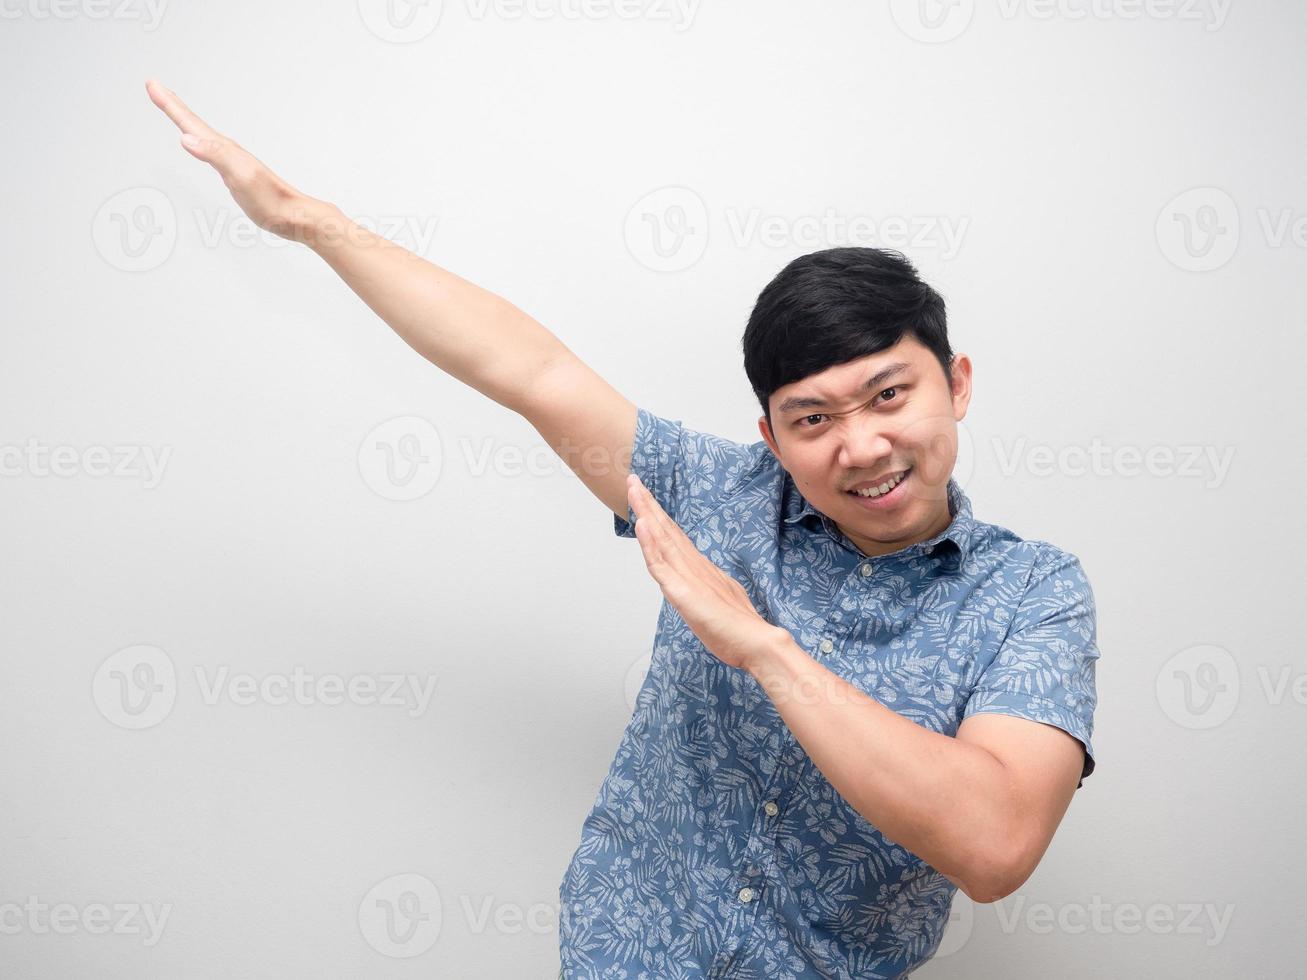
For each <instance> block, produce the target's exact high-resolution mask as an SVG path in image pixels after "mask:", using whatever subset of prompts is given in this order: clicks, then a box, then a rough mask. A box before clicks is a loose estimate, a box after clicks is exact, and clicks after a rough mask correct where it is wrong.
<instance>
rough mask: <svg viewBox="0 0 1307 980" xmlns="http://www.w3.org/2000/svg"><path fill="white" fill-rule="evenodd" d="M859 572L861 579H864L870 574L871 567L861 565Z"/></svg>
mask: <svg viewBox="0 0 1307 980" xmlns="http://www.w3.org/2000/svg"><path fill="white" fill-rule="evenodd" d="M859 571H861V572H862V577H863V578H866V577H867V576H868V575H870V574H871V566H870V565H863V566H862V568H861V569H859Z"/></svg>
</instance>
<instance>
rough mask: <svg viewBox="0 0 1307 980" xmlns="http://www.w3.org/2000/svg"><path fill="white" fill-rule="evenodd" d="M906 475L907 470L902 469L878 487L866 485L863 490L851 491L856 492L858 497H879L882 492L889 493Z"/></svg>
mask: <svg viewBox="0 0 1307 980" xmlns="http://www.w3.org/2000/svg"><path fill="white" fill-rule="evenodd" d="M907 475H908V471H907V470H904V471H903V472H902V473H900V474H899V475H898V476H895V477H891V478H890V479H888V480H886V481H885V482H884V483H882V484H881V485H880V486H878V487H867V488H866V489H864V490H854V491H852V492H853V493H856V494H857V495H858V496H859V497H879V496H880V495H881V494H883V493H889V492H890V491H891V490H893V489H894V488H895V487H896V486H898V485H899V484H900V483H902V482H903V478H904V477H905V476H907Z"/></svg>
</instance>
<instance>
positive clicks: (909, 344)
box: [771, 335, 934, 414]
mask: <svg viewBox="0 0 1307 980" xmlns="http://www.w3.org/2000/svg"><path fill="white" fill-rule="evenodd" d="M933 357H934V355H933V354H931V352H930V349H929V348H927V347H926V346H925V345H924V344H922V343H921V342H920V341H918V340H917V339H916V338H915V337H912V336H910V335H905V336H904V337H903V338H902V339H901V340H900V341H899V342H898V343H897V344H895V345H894V346H893V347H887V348H886V349H885V350H883V351H877V352H876V353H875V354H868V355H867V356H866V357H859V358H856V359H855V360H852V361H845V362H844V363H843V364H835V365H833V366H831V367H829V368H827V369H826V370H824V371H820V372H818V373H816V374H810V375H808V376H807V377H806V378H800V379H799V380H798V381H792V382H790V383H789V384H787V385H783V386H781V387H780V388H777V389H776V390H775V391H774V392H772V396H771V402H772V405H773V411H775V412H776V413H777V414H785V413H787V412H795V411H800V410H802V409H805V408H828V407H830V406H831V405H833V404H836V403H838V402H841V401H844V400H846V399H851V398H861V397H866V396H867V395H868V394H874V392H873V391H871V389H874V388H879V387H887V386H889V385H890V384H892V383H893V381H894V380H895V379H897V378H901V377H902V376H904V375H906V374H907V373H908V372H909V371H918V370H920V369H922V368H925V367H927V366H928V364H929V362H930V360H931V359H932V358H933Z"/></svg>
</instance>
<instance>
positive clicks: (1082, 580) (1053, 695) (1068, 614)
mask: <svg viewBox="0 0 1307 980" xmlns="http://www.w3.org/2000/svg"><path fill="white" fill-rule="evenodd" d="M1040 547H1041V551H1040V554H1039V556H1038V558H1037V559H1036V561H1035V565H1034V567H1033V569H1032V570H1031V574H1030V580H1029V582H1028V583H1027V585H1026V589H1025V593H1024V595H1023V596H1022V599H1021V602H1020V604H1019V605H1018V607H1017V609H1016V612H1015V613H1014V614H1013V618H1012V622H1011V625H1010V628H1009V630H1008V633H1007V637H1006V639H1005V640H1004V641H1003V645H1002V646H1001V647H1000V648H999V651H998V653H997V654H996V655H995V657H994V659H993V661H992V662H991V663H990V664H989V665H988V666H987V667H986V668H985V669H984V670H983V671H982V672H981V674H980V677H979V679H978V680H977V682H976V686H975V688H974V689H973V690H972V692H971V696H970V699H969V700H968V701H967V703H966V706H965V708H964V709H963V712H962V717H963V718H966V717H968V716H970V715H974V714H978V713H980V712H986V711H988V712H997V713H999V714H1005V715H1014V716H1016V717H1018V718H1029V719H1030V720H1031V721H1038V722H1043V723H1044V724H1047V725H1054V726H1056V727H1057V728H1060V729H1062V730H1063V731H1064V732H1067V733H1068V734H1070V735H1073V736H1074V737H1075V738H1077V739H1079V741H1080V742H1081V743H1082V744H1083V746H1084V753H1085V761H1084V767H1083V769H1082V771H1081V773H1080V781H1079V782H1078V783H1077V784H1076V789H1079V788H1080V787H1081V786H1083V785H1084V780H1085V778H1086V777H1087V776H1088V775H1089V774H1090V773H1092V772H1093V771H1094V749H1093V745H1092V744H1091V741H1090V738H1091V736H1092V735H1093V731H1094V708H1095V707H1096V706H1097V702H1098V694H1097V688H1096V672H1097V662H1098V646H1097V625H1096V609H1095V605H1094V593H1093V590H1092V588H1090V585H1089V580H1088V578H1087V577H1086V576H1085V572H1084V569H1083V568H1082V567H1081V565H1080V559H1078V558H1077V557H1076V556H1075V555H1072V554H1069V553H1067V552H1065V551H1062V550H1061V549H1059V548H1056V547H1054V546H1052V545H1049V544H1047V543H1041V546H1040Z"/></svg>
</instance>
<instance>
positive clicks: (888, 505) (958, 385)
mask: <svg viewBox="0 0 1307 980" xmlns="http://www.w3.org/2000/svg"><path fill="white" fill-rule="evenodd" d="M970 400H971V361H970V360H969V359H968V358H967V357H966V355H965V354H958V355H956V356H955V357H954V358H953V379H952V384H951V385H950V382H949V380H948V379H947V378H945V376H944V371H943V369H942V368H941V366H940V363H939V361H937V360H936V359H935V355H934V354H932V353H931V352H930V350H929V349H928V348H927V347H926V346H925V345H924V344H922V343H921V342H920V341H919V340H917V339H916V338H915V337H912V336H911V335H908V334H905V335H904V336H903V338H902V339H901V340H900V341H899V342H898V343H897V344H895V345H894V346H893V347H890V348H887V349H886V350H883V351H880V352H879V353H876V354H870V355H868V356H867V357H861V358H858V359H857V360H854V361H848V362H846V363H844V364H837V365H835V366H834V367H832V368H828V369H827V370H825V371H822V372H820V373H818V374H812V375H809V376H808V377H806V378H803V379H801V380H799V381H795V382H793V383H791V384H788V385H785V386H784V387H783V388H780V389H778V390H776V391H775V392H773V393H772V396H771V399H770V403H769V404H770V409H771V419H772V425H771V429H770V430H769V429H768V426H767V419H766V416H762V417H760V418H759V419H758V429H759V431H760V432H761V433H762V437H763V439H765V440H766V442H767V445H768V446H770V447H771V450H772V452H773V453H775V454H776V458H777V459H779V460H780V462H781V465H782V466H784V467H785V470H786V471H787V472H788V473H789V474H790V476H791V477H792V478H793V479H794V482H795V485H796V486H798V488H799V490H800V491H801V492H802V494H803V496H804V497H806V498H807V499H808V501H809V502H810V503H811V504H812V506H813V507H815V508H816V509H817V510H819V511H821V512H822V513H823V514H825V515H826V516H827V517H829V518H830V519H831V520H833V521H834V522H835V524H836V525H837V526H838V527H839V529H840V530H841V531H842V532H843V533H844V535H845V536H846V537H847V538H848V539H849V540H850V541H852V542H853V543H854V544H855V545H857V547H858V548H860V549H861V550H862V552H863V554H866V555H883V554H889V553H890V552H894V551H898V550H899V549H901V548H906V547H908V546H909V545H912V544H915V543H917V542H918V541H924V540H926V539H927V538H930V537H933V536H934V535H936V534H939V533H940V532H941V531H943V530H944V529H945V528H946V527H948V525H949V521H950V515H949V510H948V479H949V476H950V474H951V473H952V472H953V464H954V462H955V461H956V459H957V448H958V438H957V423H958V422H959V421H961V420H962V418H963V417H964V416H965V415H966V413H967V403H968V402H969V401H970ZM904 471H907V476H906V477H905V478H902V480H901V482H900V483H899V484H898V485H897V486H893V487H892V489H890V490H889V492H888V493H885V494H883V495H881V496H878V497H875V496H873V497H866V496H861V495H855V494H853V493H851V492H850V491H851V490H853V489H854V488H866V487H869V486H871V485H872V484H873V483H874V484H875V485H876V486H877V487H880V486H884V485H885V484H886V482H887V481H888V482H889V483H891V484H892V483H893V478H894V477H896V476H898V475H899V474H901V473H903V472H904ZM872 492H873V493H874V492H875V491H872Z"/></svg>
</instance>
